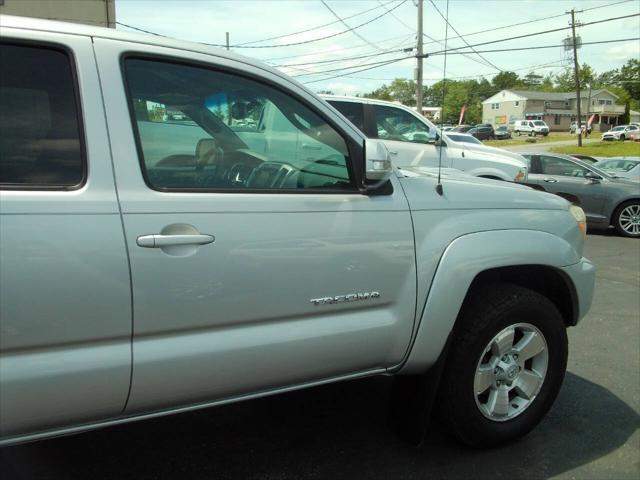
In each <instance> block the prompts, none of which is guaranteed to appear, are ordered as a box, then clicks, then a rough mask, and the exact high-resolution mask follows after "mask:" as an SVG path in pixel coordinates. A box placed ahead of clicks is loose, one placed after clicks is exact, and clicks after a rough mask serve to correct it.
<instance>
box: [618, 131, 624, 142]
mask: <svg viewBox="0 0 640 480" xmlns="http://www.w3.org/2000/svg"><path fill="white" fill-rule="evenodd" d="M618 140H620V141H621V142H624V133H622V134H620V137H619V138H618Z"/></svg>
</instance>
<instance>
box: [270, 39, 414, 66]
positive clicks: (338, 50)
mask: <svg viewBox="0 0 640 480" xmlns="http://www.w3.org/2000/svg"><path fill="white" fill-rule="evenodd" d="M408 37H413V35H396V36H394V37H387V38H385V39H383V40H380V41H379V42H378V44H381V43H387V42H389V41H391V40H397V39H398V38H402V39H403V41H402V42H400V43H404V42H405V41H407V40H408ZM366 46H367V44H365V43H361V44H359V45H353V46H351V47H345V48H339V49H336V50H331V51H329V52H326V51H324V52H323V51H320V52H311V53H298V54H296V55H286V56H284V57H271V58H265V59H263V60H262V61H263V62H270V61H273V60H287V59H289V58H298V57H315V56H317V55H326V54H327V53H334V52H343V51H345V50H354V49H356V48H362V47H366Z"/></svg>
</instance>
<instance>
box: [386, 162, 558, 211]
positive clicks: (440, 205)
mask: <svg viewBox="0 0 640 480" xmlns="http://www.w3.org/2000/svg"><path fill="white" fill-rule="evenodd" d="M430 170H431V171H430ZM449 170H451V169H449ZM397 172H398V177H399V179H400V182H401V183H402V187H403V189H404V191H405V194H406V196H407V200H408V201H409V206H410V207H411V210H468V209H474V210H478V209H543V210H566V209H567V208H568V207H569V202H567V201H566V200H565V199H563V198H561V197H559V196H557V195H553V194H550V193H546V192H541V191H538V190H534V189H532V188H530V187H527V186H526V185H520V184H517V183H511V182H503V181H500V180H492V179H489V178H479V177H473V176H471V175H467V174H465V173H464V172H459V173H457V172H456V171H447V172H443V173H442V175H441V183H442V190H443V194H442V196H440V195H438V193H437V192H436V184H437V183H438V174H437V169H436V171H433V169H428V170H427V169H424V168H421V167H403V168H402V169H398V170H397Z"/></svg>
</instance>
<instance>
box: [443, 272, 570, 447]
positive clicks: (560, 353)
mask: <svg viewBox="0 0 640 480" xmlns="http://www.w3.org/2000/svg"><path fill="white" fill-rule="evenodd" d="M518 323H528V324H530V325H533V326H534V327H536V328H537V329H538V330H539V331H540V332H541V333H542V335H543V337H544V339H545V341H546V345H547V350H548V367H547V372H546V375H545V377H544V380H543V383H542V386H541V387H540V391H539V393H538V394H537V395H536V396H535V397H534V399H533V400H532V401H531V403H530V404H529V405H528V406H527V407H526V409H525V410H523V411H522V412H521V413H520V414H518V415H517V416H515V417H514V418H512V419H510V420H504V421H495V420H492V419H489V418H487V417H485V415H483V414H482V412H481V411H480V407H478V405H477V404H476V397H475V392H474V375H475V372H476V368H477V365H478V362H479V360H480V358H481V357H482V355H483V354H484V352H485V348H486V346H487V345H488V344H489V342H490V341H491V340H492V339H493V338H494V336H495V335H497V334H498V333H499V332H501V331H502V330H503V329H505V328H507V327H509V326H510V325H513V324H518ZM567 355H568V341H567V333H566V327H565V324H564V322H563V319H562V316H561V315H560V313H559V312H558V309H557V308H556V307H555V305H554V304H553V303H551V301H549V300H548V299H547V298H546V297H544V296H542V295H540V294H538V293H536V292H533V291H531V290H528V289H525V288H521V287H518V286H515V285H512V284H507V283H495V284H492V285H489V286H487V287H486V288H483V289H481V290H478V291H477V292H475V294H473V296H472V297H471V298H469V299H467V300H466V301H465V306H464V308H463V311H462V313H461V316H460V318H459V319H458V322H457V324H456V327H455V331H454V337H453V341H452V344H451V350H450V352H449V355H448V356H447V359H446V363H445V369H444V372H443V377H442V382H441V384H440V385H441V386H440V389H439V392H438V395H439V398H438V400H437V403H436V405H438V408H439V409H440V413H441V419H442V421H443V422H444V423H445V426H446V427H447V429H448V431H450V432H451V433H452V434H453V435H454V436H455V437H456V438H457V439H458V440H460V441H461V442H463V443H466V444H467V445H470V446H472V447H477V448H488V447H493V446H496V445H500V444H503V443H507V442H510V441H513V440H516V439H519V438H520V437H522V436H524V435H526V434H527V433H528V432H530V431H531V430H532V429H533V428H534V427H535V426H536V425H537V424H538V423H539V422H540V421H541V420H542V419H543V418H544V416H545V415H546V413H547V412H548V411H549V409H550V408H551V405H552V404H553V402H554V400H555V398H556V396H557V395H558V392H559V391H560V387H561V386H562V381H563V379H564V375H565V370H566V367H567Z"/></svg>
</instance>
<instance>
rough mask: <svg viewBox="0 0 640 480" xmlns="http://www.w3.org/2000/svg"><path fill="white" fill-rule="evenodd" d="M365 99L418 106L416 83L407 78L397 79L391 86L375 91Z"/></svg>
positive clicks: (384, 86) (366, 95)
mask: <svg viewBox="0 0 640 480" xmlns="http://www.w3.org/2000/svg"><path fill="white" fill-rule="evenodd" d="M364 97H365V98H377V99H379V100H388V101H395V102H400V103H402V104H403V105H409V106H414V105H415V104H416V82H414V81H413V80H407V79H406V78H396V79H395V80H393V81H392V82H391V84H389V85H386V84H385V85H383V86H382V87H380V88H378V89H377V90H374V91H373V92H371V93H367V94H365V95H364Z"/></svg>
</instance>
